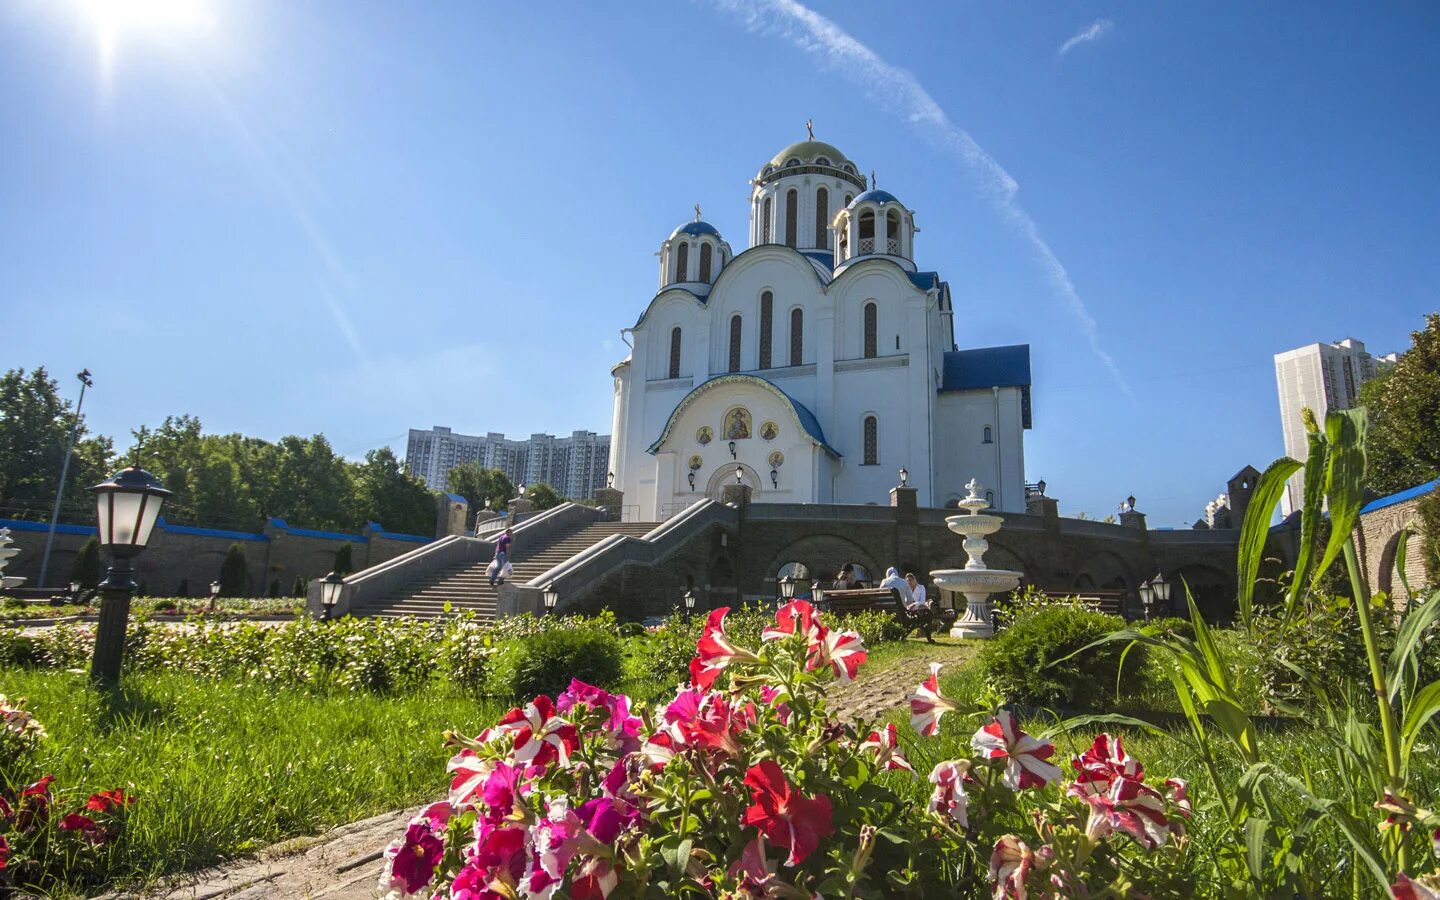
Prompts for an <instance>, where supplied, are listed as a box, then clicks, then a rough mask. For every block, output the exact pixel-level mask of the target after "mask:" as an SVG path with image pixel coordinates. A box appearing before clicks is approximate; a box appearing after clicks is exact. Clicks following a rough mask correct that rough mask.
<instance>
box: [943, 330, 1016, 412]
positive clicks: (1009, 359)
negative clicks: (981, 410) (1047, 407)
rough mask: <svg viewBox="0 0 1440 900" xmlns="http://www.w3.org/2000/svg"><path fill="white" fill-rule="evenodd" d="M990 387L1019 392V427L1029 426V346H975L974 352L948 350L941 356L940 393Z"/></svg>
mask: <svg viewBox="0 0 1440 900" xmlns="http://www.w3.org/2000/svg"><path fill="white" fill-rule="evenodd" d="M992 387H1018V388H1019V389H1020V424H1021V426H1022V427H1024V428H1029V427H1030V425H1031V418H1030V413H1031V410H1030V345H1029V344H1011V345H1010V346H1008V347H978V348H976V349H974V350H951V351H949V352H948V353H946V354H945V368H944V371H943V374H942V375H941V377H940V392H941V393H945V392H946V391H974V390H984V389H985V388H992Z"/></svg>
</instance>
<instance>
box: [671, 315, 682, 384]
mask: <svg viewBox="0 0 1440 900" xmlns="http://www.w3.org/2000/svg"><path fill="white" fill-rule="evenodd" d="M670 377H671V378H679V377H680V326H679V325H676V326H675V327H674V328H672V329H670Z"/></svg>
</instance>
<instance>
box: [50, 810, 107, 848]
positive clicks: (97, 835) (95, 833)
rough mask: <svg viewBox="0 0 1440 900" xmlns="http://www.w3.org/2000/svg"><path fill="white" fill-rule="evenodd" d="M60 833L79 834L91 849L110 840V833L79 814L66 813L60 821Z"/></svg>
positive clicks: (92, 820)
mask: <svg viewBox="0 0 1440 900" xmlns="http://www.w3.org/2000/svg"><path fill="white" fill-rule="evenodd" d="M59 827H60V830H61V831H76V832H79V833H80V835H81V836H82V837H84V838H85V840H86V842H87V843H89V844H90V845H91V846H92V847H98V846H100V845H101V844H104V843H106V842H107V841H109V840H110V838H111V837H112V835H111V834H110V832H109V831H108V830H107V829H105V828H102V827H101V826H100V825H99V824H98V823H97V822H96V821H95V820H94V819H92V818H90V817H89V816H86V815H82V814H81V813H66V814H65V815H64V816H62V817H61V819H60V826H59Z"/></svg>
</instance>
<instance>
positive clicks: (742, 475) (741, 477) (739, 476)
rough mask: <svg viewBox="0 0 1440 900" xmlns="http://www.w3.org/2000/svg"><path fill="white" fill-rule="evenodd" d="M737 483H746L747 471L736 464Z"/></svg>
mask: <svg viewBox="0 0 1440 900" xmlns="http://www.w3.org/2000/svg"><path fill="white" fill-rule="evenodd" d="M735 483H736V484H744V483H745V472H744V470H742V469H741V468H740V467H739V466H736V467H735Z"/></svg>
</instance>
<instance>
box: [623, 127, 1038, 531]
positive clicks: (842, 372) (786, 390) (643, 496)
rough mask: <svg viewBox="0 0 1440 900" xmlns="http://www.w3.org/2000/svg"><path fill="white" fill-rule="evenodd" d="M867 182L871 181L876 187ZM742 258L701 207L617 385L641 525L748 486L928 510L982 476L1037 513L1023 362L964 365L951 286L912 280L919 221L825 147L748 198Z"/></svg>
mask: <svg viewBox="0 0 1440 900" xmlns="http://www.w3.org/2000/svg"><path fill="white" fill-rule="evenodd" d="M872 177H873V176H872ZM750 184H751V191H750V235H749V246H748V249H744V250H742V252H740V253H738V254H737V253H735V252H734V251H733V250H732V248H731V245H730V244H729V243H728V242H727V241H726V240H725V239H724V238H723V237H722V236H721V235H720V233H719V231H718V230H716V229H715V227H714V226H712V225H710V224H708V223H706V222H703V221H701V220H700V217H699V209H698V207H697V209H696V217H695V221H693V222H687V223H686V224H684V225H681V226H680V227H679V228H677V229H675V231H674V233H672V234H671V235H670V237H669V238H667V239H666V240H665V242H664V243H663V244H661V246H660V253H659V258H660V284H659V291H658V293H656V294H655V296H654V297H653V298H652V299H651V300H650V302H649V304H648V305H647V306H646V307H645V310H644V311H643V312H642V313H641V314H640V318H639V320H638V321H636V323H635V324H634V326H632V327H630V328H627V329H625V330H624V332H623V336H624V337H625V339H626V342H627V344H629V346H630V348H631V352H630V356H629V358H628V359H626V360H624V361H623V362H621V363H619V364H618V365H616V366H615V367H614V369H613V370H612V374H613V375H614V379H615V411H614V425H613V432H612V435H613V437H612V441H611V461H610V470H611V472H613V473H614V476H615V487H617V488H619V489H621V490H623V491H624V493H625V501H624V502H625V504H626V505H627V506H632V507H634V506H638V514H639V517H640V518H641V519H642V520H651V521H654V520H658V519H662V518H666V517H668V516H669V515H672V514H673V513H674V512H676V511H678V510H679V509H682V508H684V507H686V506H688V505H690V504H691V503H694V502H695V501H696V500H698V499H701V498H704V497H712V498H716V499H718V498H719V496H720V491H721V488H722V487H723V486H724V485H725V484H727V483H731V484H733V483H735V482H736V480H737V476H738V478H739V480H741V481H743V482H744V483H745V484H747V485H749V486H750V487H751V488H752V490H753V492H754V493H753V500H754V502H756V503H767V502H769V503H847V504H869V503H875V504H886V503H888V502H889V491H890V489H891V488H892V487H894V486H895V485H897V484H898V483H899V482H900V475H899V470H900V469H902V468H903V469H905V470H906V474H907V476H908V483H909V485H910V486H911V487H914V488H916V489H917V490H918V498H919V502H920V505H922V506H935V507H941V506H953V505H954V502H955V501H956V500H957V499H959V498H960V497H962V496H964V494H965V489H964V487H963V485H964V484H965V482H966V481H968V480H969V479H971V478H972V477H973V478H978V479H980V481H981V482H982V483H983V484H985V485H986V486H987V488H988V489H989V491H990V493H991V494H992V498H991V499H992V502H993V504H994V506H995V507H996V508H998V509H1000V510H1009V511H1024V509H1025V442H1024V433H1025V430H1026V429H1028V428H1030V415H1031V407H1030V348H1029V346H1028V345H1023V344H1022V345H1016V346H1008V347H988V348H981V349H970V350H960V349H957V346H956V343H955V309H954V305H953V301H952V298H951V294H950V287H949V285H948V284H947V283H946V282H945V281H943V280H942V279H941V278H940V276H939V274H938V273H936V272H931V271H922V270H920V269H919V268H918V267H917V266H916V264H915V235H916V232H918V231H919V229H918V228H916V226H915V213H914V211H913V210H912V209H911V208H910V207H908V206H906V205H905V204H904V203H902V202H901V201H900V200H898V199H897V198H896V197H894V196H893V195H891V194H889V193H886V192H885V191H881V190H876V189H874V188H873V187H870V186H868V185H867V184H866V181H865V178H864V177H863V176H862V175H861V174H860V171H859V169H858V168H857V167H856V164H855V163H854V162H852V161H851V160H849V159H848V158H846V156H845V155H844V154H843V153H841V152H840V151H839V150H837V149H836V148H835V147H833V146H831V145H830V144H826V143H823V142H821V141H816V140H813V139H812V140H807V141H803V142H801V143H797V144H793V145H791V146H789V147H786V148H785V149H784V150H782V151H780V152H779V153H778V154H776V156H775V158H774V159H772V160H770V161H769V162H767V163H766V164H765V165H764V166H763V167H762V168H761V169H760V171H759V173H757V174H756V176H755V177H754V178H753V179H752V180H751V182H750Z"/></svg>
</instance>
